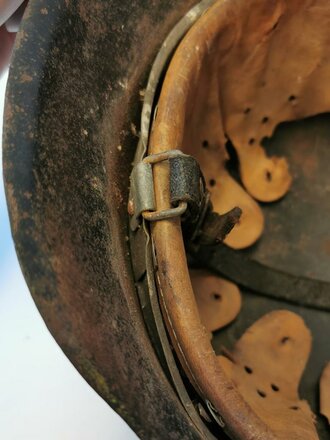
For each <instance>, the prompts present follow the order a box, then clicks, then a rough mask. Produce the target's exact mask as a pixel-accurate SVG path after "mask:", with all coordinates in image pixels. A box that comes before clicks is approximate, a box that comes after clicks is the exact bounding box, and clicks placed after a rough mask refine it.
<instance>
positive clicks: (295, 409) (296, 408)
mask: <svg viewBox="0 0 330 440" xmlns="http://www.w3.org/2000/svg"><path fill="white" fill-rule="evenodd" d="M290 409H293V410H294V411H297V410H298V409H300V408H299V406H290Z"/></svg>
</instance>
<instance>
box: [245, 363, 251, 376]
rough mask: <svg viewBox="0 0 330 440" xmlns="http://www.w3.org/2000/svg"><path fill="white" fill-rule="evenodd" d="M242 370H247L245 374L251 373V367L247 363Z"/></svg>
mask: <svg viewBox="0 0 330 440" xmlns="http://www.w3.org/2000/svg"><path fill="white" fill-rule="evenodd" d="M244 370H245V371H246V372H247V374H252V373H253V370H252V368H250V367H248V366H247V365H245V367H244Z"/></svg>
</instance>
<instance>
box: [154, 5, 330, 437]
mask: <svg viewBox="0 0 330 440" xmlns="http://www.w3.org/2000/svg"><path fill="white" fill-rule="evenodd" d="M252 12H253V13H252ZM329 20H330V3H329V2H328V1H327V0H313V1H312V0H310V1H306V0H290V1H289V0H267V1H266V0H222V1H219V2H217V3H216V4H215V5H214V6H213V7H211V8H210V9H209V11H208V12H206V13H205V14H204V15H203V16H202V17H201V18H200V19H199V21H198V22H197V23H196V25H194V26H193V28H192V29H191V30H190V31H189V32H188V34H187V35H186V37H185V38H184V39H183V41H182V42H181V44H180V45H179V47H178V49H177V51H176V53H175V56H174V57H173V59H172V61H171V64H170V66H169V69H168V72H167V74H166V77H165V80H164V84H163V87H162V91H161V95H160V98H159V102H158V111H157V115H156V118H155V121H154V123H153V127H152V133H151V138H150V145H149V153H159V152H162V151H165V150H169V149H182V148H184V146H185V147H186V149H187V148H188V144H187V142H186V141H185V140H186V139H189V137H190V134H189V133H188V129H189V128H190V129H191V123H190V121H191V120H192V118H193V115H194V112H195V110H196V108H197V107H198V104H196V102H195V97H196V96H197V95H198V93H197V90H198V88H199V87H201V79H202V78H203V71H204V70H205V71H206V72H207V71H208V70H209V72H210V76H209V78H210V79H211V78H212V70H213V69H214V71H215V72H216V73H217V78H218V87H217V88H216V89H215V90H214V92H215V93H216V94H217V95H218V96H219V101H220V105H219V109H220V114H221V118H220V119H219V120H218V122H217V124H218V125H219V127H220V128H219V127H218V130H219V135H218V139H217V143H218V145H219V150H220V152H219V162H220V161H222V162H223V159H220V158H221V157H222V156H221V155H223V144H224V139H225V137H224V133H226V134H227V136H228V137H229V138H230V140H231V141H232V142H233V144H234V147H235V148H236V151H237V153H238V156H239V160H240V173H241V179H242V181H243V184H244V186H245V187H246V189H247V190H248V191H249V193H250V194H252V195H253V196H254V197H255V198H257V199H258V200H263V201H272V200H275V199H278V198H280V197H282V196H283V195H284V194H285V193H286V192H287V191H288V189H289V187H290V184H291V176H290V174H289V171H288V164H287V162H286V160H285V159H283V158H282V159H278V158H268V157H267V156H266V154H265V152H264V150H263V148H262V147H261V146H260V141H261V139H262V138H263V137H265V136H270V135H271V133H272V132H273V130H274V128H275V126H276V125H277V124H278V123H279V122H281V121H286V120H293V119H297V118H302V117H305V116H308V115H312V114H316V113H319V112H323V111H327V110H329V109H330V89H329V88H328V87H326V86H327V79H328V78H329V73H330V72H329V69H330V65H329V60H330V57H329V56H328V54H327V52H328V51H329V50H330V44H329V41H328V40H329V38H330V30H329ZM215 61H216V63H215ZM202 148H203V147H202V146H201V149H202ZM221 148H222V150H221ZM221 151H222V152H221ZM188 152H189V151H188ZM168 182H169V170H168V165H167V164H166V163H165V162H164V163H159V164H156V165H155V166H154V185H155V192H156V202H157V209H166V208H169V207H170V202H169V187H168ZM220 184H221V182H219V185H220ZM247 200H248V203H249V204H250V205H251V209H254V208H255V205H253V203H251V200H250V199H248V198H247ZM255 209H256V210H257V208H255ZM256 235H258V234H256ZM152 237H153V241H154V246H155V252H156V258H157V265H158V271H157V278H158V284H159V291H160V296H161V300H162V307H163V311H164V314H165V320H166V322H167V325H168V329H169V333H170V335H171V338H172V342H173V345H174V347H175V349H176V351H177V353H178V356H179V358H180V360H181V362H182V365H183V367H184V369H185V371H186V373H187V376H188V377H189V378H190V380H191V382H192V383H193V384H194V385H195V387H196V389H197V390H198V392H199V393H200V394H201V396H202V397H204V398H205V399H209V400H210V401H211V402H212V404H213V405H214V406H215V408H216V409H217V411H218V412H219V414H220V415H221V417H222V418H223V420H224V422H225V425H226V429H227V431H228V432H229V434H230V435H231V436H232V437H233V438H242V439H263V440H264V439H274V438H279V437H278V433H277V430H274V429H273V425H272V424H270V425H269V423H268V420H267V421H265V419H264V418H263V417H262V416H260V415H259V414H258V412H257V411H255V409H254V407H253V404H252V403H248V402H247V401H246V399H245V396H243V395H242V394H241V393H240V392H239V390H238V389H237V387H236V386H235V385H234V383H233V381H232V380H231V379H230V378H229V377H228V375H227V374H226V372H225V369H224V368H223V367H222V365H221V363H220V362H219V361H218V359H217V357H216V355H215V353H214V351H213V349H212V346H211V344H210V340H209V335H208V332H207V331H206V330H205V328H204V327H203V325H202V323H201V320H200V316H199V313H198V308H197V305H196V302H195V300H194V294H193V289H192V286H191V281H190V278H189V271H188V268H187V262H186V257H185V249H184V244H183V239H182V233H181V226H180V219H173V220H164V221H160V222H157V223H155V224H153V225H152Z"/></svg>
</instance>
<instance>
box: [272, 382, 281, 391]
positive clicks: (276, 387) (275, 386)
mask: <svg viewBox="0 0 330 440" xmlns="http://www.w3.org/2000/svg"><path fill="white" fill-rule="evenodd" d="M270 386H271V387H272V390H273V391H276V392H277V391H280V389H279V387H278V386H277V385H275V384H273V383H272V384H271V385H270Z"/></svg>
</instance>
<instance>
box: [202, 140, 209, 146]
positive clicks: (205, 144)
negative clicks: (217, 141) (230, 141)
mask: <svg viewBox="0 0 330 440" xmlns="http://www.w3.org/2000/svg"><path fill="white" fill-rule="evenodd" d="M208 146H209V141H207V140H205V141H203V142H202V147H203V148H207V147H208Z"/></svg>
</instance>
